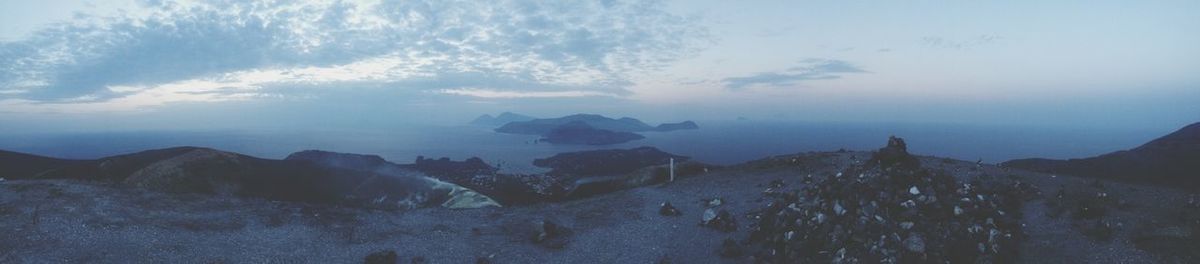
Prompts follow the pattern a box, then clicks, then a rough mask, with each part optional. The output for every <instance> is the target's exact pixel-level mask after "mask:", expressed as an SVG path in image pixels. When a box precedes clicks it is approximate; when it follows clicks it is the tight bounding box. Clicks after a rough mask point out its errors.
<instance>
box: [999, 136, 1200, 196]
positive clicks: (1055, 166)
mask: <svg viewBox="0 0 1200 264" xmlns="http://www.w3.org/2000/svg"><path fill="white" fill-rule="evenodd" d="M1001 165H1003V166H1006V167H1013V168H1019V169H1026V170H1032V171H1039V172H1045V173H1055V174H1067V175H1075V176H1083V177H1096V178H1105V179H1114V180H1120V181H1126V182H1133V183H1147V184H1156V185H1163V186H1173V187H1182V188H1191V189H1196V188H1200V123H1195V124H1191V125H1188V126H1186V127H1183V128H1181V129H1179V130H1177V131H1175V132H1174V133H1171V134H1168V135H1166V136H1163V137H1160V138H1158V139H1155V140H1152V141H1150V142H1147V143H1146V144H1143V145H1141V146H1139V147H1137V148H1134V149H1130V150H1123V151H1117V152H1112V153H1108V154H1104V155H1100V156H1096V157H1090V158H1082V159H1069V160H1055V159H1040V158H1034V159H1017V160H1011V161H1007V162H1004V163H1001Z"/></svg>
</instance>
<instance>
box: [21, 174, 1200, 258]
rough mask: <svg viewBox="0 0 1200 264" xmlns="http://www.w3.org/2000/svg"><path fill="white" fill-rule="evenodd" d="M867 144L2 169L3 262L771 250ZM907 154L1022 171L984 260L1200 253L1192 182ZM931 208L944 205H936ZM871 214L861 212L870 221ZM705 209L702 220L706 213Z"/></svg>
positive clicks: (857, 210)
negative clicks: (600, 169) (794, 150)
mask: <svg viewBox="0 0 1200 264" xmlns="http://www.w3.org/2000/svg"><path fill="white" fill-rule="evenodd" d="M873 155H874V154H873V152H850V151H840V152H817V153H802V154H797V155H786V156H778V157H771V158H766V159H762V160H758V161H754V162H749V163H746V164H743V165H739V166H734V167H729V168H722V169H719V170H718V169H713V170H711V171H709V172H707V173H703V174H700V175H697V176H693V177H685V178H680V179H678V180H677V181H675V182H672V183H667V184H659V185H651V186H645V187H640V188H634V189H628V190H623V191H618V192H615V193H610V194H603V195H597V196H593V197H589V198H584V199H579V200H571V201H565V202H559V203H539V204H532V205H523V206H510V207H503V208H481V209H458V210H456V209H447V208H426V209H417V210H411V211H386V210H372V209H356V208H342V207H336V206H322V205H312V204H304V203H290V202H272V201H266V200H262V199H254V198H238V197H232V196H220V197H212V196H207V195H199V194H164V193H159V192H150V191H144V190H141V189H134V188H131V187H122V186H113V185H106V184H100V183H86V182H78V181H71V180H22V181H6V182H2V183H0V231H2V233H3V234H4V235H3V236H0V263H43V262H51V263H53V262H70V263H80V262H83V263H297V262H308V263H355V262H363V261H364V260H367V259H368V256H371V257H370V260H384V261H387V260H392V259H395V260H396V261H398V262H399V263H410V262H416V263H419V262H426V263H594V262H597V261H601V262H609V263H747V262H755V261H756V260H758V261H771V260H778V259H772V258H768V257H764V254H769V251H770V249H772V248H771V247H772V246H773V245H776V246H778V244H771V242H770V241H774V240H769V239H763V238H761V237H762V235H763V234H764V233H765V234H766V235H767V236H768V237H770V236H774V237H783V236H787V233H786V232H787V231H789V230H793V231H794V230H801V229H799V227H790V226H788V225H780V226H779V227H781V228H784V229H779V230H776V231H771V230H768V231H762V230H763V228H762V224H763V221H761V219H762V218H761V217H762V216H763V215H764V212H771V211H770V209H771V208H772V207H771V206H772V203H778V202H780V200H779V199H780V198H779V197H780V196H778V193H787V192H791V191H797V193H806V195H811V196H810V197H824V198H825V199H826V200H828V199H829V198H830V197H832V198H836V199H837V200H839V201H838V202H832V203H830V202H826V203H812V204H810V205H804V204H797V206H796V207H798V208H801V209H803V210H809V211H810V212H809V213H816V212H824V213H827V214H830V216H829V217H831V218H829V220H828V221H832V222H831V223H851V222H838V221H852V220H850V219H857V217H856V218H850V217H843V218H844V219H846V220H842V219H843V218H836V217H834V216H838V215H839V213H838V212H839V211H841V210H846V212H843V213H841V214H844V215H855V216H857V215H859V214H864V213H862V212H866V211H865V210H866V209H864V208H863V207H860V206H858V202H857V201H855V202H854V203H853V204H855V205H854V206H851V205H850V202H849V201H852V200H851V199H850V198H848V196H847V195H848V193H850V192H832V191H819V190H820V189H821V188H825V186H857V185H854V184H849V182H845V180H842V181H843V183H837V181H838V180H833V181H831V180H830V179H837V178H838V177H837V175H838V174H839V173H841V174H842V176H841V177H851V178H852V179H853V178H854V177H858V175H860V174H862V175H863V176H864V178H866V174H868V173H874V174H875V175H874V176H875V177H884V176H883V175H887V174H888V173H889V172H887V171H886V170H876V171H873V172H872V170H871V169H868V167H870V166H875V165H872V164H871V163H872V162H876V160H873V159H872V157H873ZM917 161H918V162H919V164H920V166H921V168H922V169H923V170H927V171H929V173H932V174H938V175H944V177H948V178H944V179H942V180H939V181H940V182H943V183H947V184H950V183H953V184H962V183H973V182H989V183H990V182H999V183H1004V184H1010V183H1014V182H1020V183H1021V184H1024V185H1025V186H1024V187H1023V188H1022V189H1021V190H1030V195H1029V197H1028V199H1022V200H1021V202H1020V206H1019V207H1018V208H1019V209H1016V210H1017V211H1019V212H1009V213H1007V215H1012V216H1014V217H1015V218H1014V219H1012V220H1013V221H1015V222H1014V223H1012V225H1007V226H1004V227H1002V228H998V229H999V230H1003V232H1011V233H1012V235H1013V236H1015V237H1016V238H1015V239H1014V240H1013V241H1014V242H1013V244H1012V245H1014V247H1011V248H1010V247H1003V250H1005V251H1004V252H1009V253H1006V254H1010V255H1006V256H1005V257H1003V258H989V259H991V260H994V261H997V262H1008V261H1012V262H1019V263H1155V262H1165V263H1189V262H1191V263H1194V262H1196V261H1197V260H1198V259H1197V258H1195V256H1194V255H1195V254H1197V253H1195V252H1200V251H1197V250H1195V249H1196V247H1195V245H1196V243H1195V241H1196V240H1197V239H1196V238H1197V235H1196V234H1195V231H1193V230H1195V228H1197V227H1200V225H1198V224H1200V221H1198V220H1200V217H1197V216H1196V215H1195V214H1189V212H1196V211H1197V210H1200V208H1197V207H1195V206H1197V202H1196V201H1194V199H1195V198H1194V193H1189V192H1187V191H1181V190H1176V189H1171V188H1163V187H1152V186H1141V185H1129V184H1124V183H1117V182H1109V181H1096V180H1089V179H1084V178H1076V177H1069V176H1058V175H1050V174H1042V173H1033V172H1025V171H1019V170H1010V169H1006V168H1002V167H997V166H993V165H987V164H976V163H974V162H964V161H957V160H950V159H942V158H935V157H919V158H917ZM876 169H878V168H876ZM913 175H915V174H913ZM910 176H912V175H910ZM852 181H856V180H852ZM864 181H865V180H864ZM936 182H938V181H933V180H930V183H929V184H930V185H929V186H928V188H931V189H932V190H933V191H934V192H937V188H939V187H935V186H936V185H937V184H935V183H936ZM838 184H841V185H838ZM947 187H961V185H947ZM845 188H859V187H845ZM877 188H882V190H886V191H887V192H889V194H888V197H892V198H886V199H888V200H885V199H884V198H880V200H879V201H891V199H910V198H904V197H906V196H903V195H912V194H911V193H910V192H909V191H910V190H909V189H910V188H907V187H904V188H898V187H890V185H886V184H884V185H881V186H880V187H877ZM917 189H918V191H919V192H922V193H925V192H926V191H922V190H925V189H926V187H924V186H918V188H917ZM954 189H955V190H954V191H952V192H950V193H946V194H941V195H942V196H938V197H955V198H958V197H957V196H958V195H959V194H957V189H959V188H954ZM809 190H811V191H809ZM871 190H880V189H871ZM989 190H992V189H989ZM1059 190H1063V191H1061V192H1060V191H1059ZM992 191H995V190H992ZM807 193H811V194H807ZM906 193H907V194H906ZM971 194H974V193H971ZM964 196H965V195H964ZM914 197H915V196H914ZM857 199H865V198H857ZM911 199H916V198H911ZM714 200H716V201H714ZM810 200H811V199H810ZM843 200H844V201H845V202H843ZM1189 200H1191V201H1189ZM864 201H865V200H864ZM914 202H915V201H914ZM663 203H670V205H671V206H670V207H671V208H668V209H667V210H664V208H663V206H662V205H663ZM960 203H962V202H959V201H954V202H953V203H946V205H950V207H945V208H941V209H938V210H936V211H915V213H913V214H911V215H905V214H904V213H903V211H902V209H895V210H896V211H895V213H887V214H882V213H881V214H882V215H881V218H882V217H884V216H886V217H888V218H887V219H884V220H883V221H884V222H885V223H886V224H878V225H877V226H878V228H881V229H880V230H876V231H872V232H879V233H891V232H896V233H899V232H902V231H899V230H903V226H905V225H908V224H902V223H903V222H906V221H900V220H901V219H906V220H909V221H907V222H912V224H913V226H915V227H914V229H920V228H925V229H922V231H920V232H923V233H919V234H922V235H924V236H925V238H924V239H923V240H925V239H928V241H922V242H927V243H926V244H927V246H926V247H925V248H921V250H920V251H921V252H918V250H915V249H910V248H912V247H913V245H912V243H911V242H912V241H908V240H909V239H908V238H907V237H908V236H907V235H905V236H903V237H902V238H900V239H898V241H900V242H902V243H901V244H899V245H900V246H898V247H893V246H883V247H882V248H886V249H898V250H902V251H899V252H897V253H898V254H908V255H906V256H907V257H904V256H902V257H899V260H903V261H932V260H934V259H935V258H933V257H931V256H937V255H938V254H940V253H939V251H940V250H944V249H940V248H934V247H933V245H935V244H936V243H939V242H937V241H935V240H937V239H938V238H934V236H944V237H951V236H956V235H964V236H966V234H967V233H968V232H970V231H969V230H967V229H969V228H970V227H971V226H962V229H959V228H954V227H950V226H952V225H953V223H956V222H954V221H959V222H961V223H976V222H974V221H980V222H981V223H984V224H986V221H987V220H986V217H983V218H969V219H967V220H946V219H954V218H952V217H954V215H955V214H954V208H952V207H953V206H958V205H964V204H960ZM835 205H836V206H835ZM779 206H783V207H784V208H786V207H787V205H782V204H780V205H779ZM805 206H808V207H805ZM997 206H999V205H997ZM838 208H841V210H839V209H838ZM897 208H900V207H897ZM905 208H906V207H905ZM914 208H920V209H914V210H935V209H926V208H925V207H920V206H918V207H914ZM979 208H984V209H978V210H980V211H979V213H980V214H988V213H995V212H994V211H988V210H992V209H988V208H990V207H987V206H983V207H979ZM710 209H711V210H710ZM775 209H779V208H775ZM789 210H790V209H789ZM964 210H967V209H964ZM971 210H975V209H971ZM776 212H779V210H776ZM813 215H814V216H815V214H813ZM864 215H865V214H864ZM937 215H942V216H945V217H946V219H942V218H935V216H937ZM972 217H974V216H972ZM873 218H874V217H870V218H868V219H867V220H868V221H877V220H874V219H873ZM892 218H895V219H892ZM730 219H732V221H729V220H730ZM807 219H812V218H807ZM939 219H940V220H939ZM703 220H708V221H707V222H706V223H705V224H702V221H703ZM938 221H942V222H938ZM993 221H1001V219H999V218H996V219H993ZM929 223H946V224H945V225H946V226H947V227H945V228H929V227H927V226H928V224H929ZM997 226H998V227H999V226H1001V225H1000V224H997ZM786 228H793V229H786ZM805 230H807V229H805ZM804 232H806V233H804V234H807V235H810V236H811V237H812V238H811V239H813V240H819V239H821V238H819V237H820V236H831V234H834V232H833V231H820V230H819V229H813V230H812V231H804ZM914 232H915V231H914ZM953 232H963V233H962V234H959V233H953ZM984 232H987V231H986V230H985V231H984ZM756 233H757V236H756ZM792 236H796V233H794V234H793V235H792ZM832 236H839V235H832ZM897 236H899V235H897ZM843 237H845V238H849V239H851V240H846V241H854V243H864V242H876V243H879V241H857V240H853V238H854V235H844V236H843ZM793 239H794V238H793ZM870 239H875V238H870ZM888 239H889V238H886V237H885V238H884V239H882V240H884V241H887V240H888ZM947 239H949V238H947ZM974 239H981V238H979V237H975V238H974ZM875 240H880V239H875ZM906 241H907V242H906ZM985 241H986V240H985ZM825 243H826V244H831V245H836V243H831V242H829V241H825ZM839 243H843V244H841V245H855V244H854V243H850V242H845V241H843V242H839ZM886 243H887V242H884V244H886ZM975 247H976V245H968V248H975ZM869 250H870V247H869V246H865V245H863V246H853V247H849V248H848V249H846V250H845V252H838V250H824V249H822V250H817V251H813V252H807V253H804V254H802V256H807V258H804V259H805V260H817V261H819V262H826V261H834V260H839V261H847V262H849V261H853V260H855V259H856V258H854V257H855V256H860V257H861V256H870V254H868V253H866V252H870V251H869ZM989 250H991V248H990V245H985V248H984V251H989ZM764 252H768V253H764ZM996 252H1000V251H999V250H997V251H996ZM392 253H394V255H393V254H392ZM988 254H993V253H988ZM995 254H999V253H995ZM943 255H944V254H943ZM984 255H986V254H984ZM846 256H850V257H851V258H847V257H846ZM880 256H883V255H880ZM857 260H858V261H862V262H869V261H870V260H878V259H866V258H857Z"/></svg>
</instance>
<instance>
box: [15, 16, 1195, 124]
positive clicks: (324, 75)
mask: <svg viewBox="0 0 1200 264" xmlns="http://www.w3.org/2000/svg"><path fill="white" fill-rule="evenodd" d="M1198 13H1200V2H1198V1H1002V2H1001V1H997V2H986V3H985V2H981V1H887V2H882V3H881V2H871V1H717V0H714V1H708V0H696V1H682V0H675V1H637V0H635V1H624V0H603V1H504V0H500V1H434V0H428V1H367V0H361V1H227V0H213V1H158V0H115V1H62V0H54V1H3V2H0V132H19V133H39V132H45V131H114V130H154V129H179V130H189V129H258V128H262V129H311V128H321V127H344V128H354V129H376V128H392V127H402V126H405V125H414V124H458V123H462V122H465V121H466V120H470V119H472V118H473V117H475V116H478V115H480V114H484V113H491V114H495V113H499V112H503V111H514V112H519V113H525V114H530V115H535V116H547V117H549V116H559V115H566V114H572V113H581V112H586V113H599V114H605V115H610V116H633V117H638V118H642V119H644V120H647V121H651V122H664V121H677V120H680V119H693V120H732V119H735V118H738V117H746V118H750V119H762V120H796V121H834V122H914V123H963V124H987V125H1005V126H1051V127H1086V128H1096V129H1110V128H1128V127H1139V128H1156V129H1171V128H1177V127H1181V126H1183V125H1186V124H1189V123H1193V122H1197V121H1200V74H1198V73H1200V71H1198V70H1197V69H1200V16H1198V15H1196V14H1198Z"/></svg>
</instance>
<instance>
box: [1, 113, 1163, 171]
mask: <svg viewBox="0 0 1200 264" xmlns="http://www.w3.org/2000/svg"><path fill="white" fill-rule="evenodd" d="M697 123H699V125H700V127H701V128H700V129H697V130H682V131H671V132H646V133H642V134H643V135H644V136H646V138H645V139H642V140H637V141H632V142H627V143H623V144H616V145H606V146H575V145H551V144H547V143H537V138H538V137H537V136H529V135H510V134H502V133H496V132H493V131H492V129H493V128H492V127H487V126H477V125H452V126H414V127H407V128H398V129H371V130H349V129H311V130H295V129H293V130H274V131H271V130H244V131H243V130H219V131H170V130H156V131H120V132H91V133H75V132H59V133H38V134H32V133H24V134H22V133H10V134H5V135H0V149H3V150H9V151H17V152H24V153H31V154H37V155H43V156H50V157H57V158H68V159H95V158H100V157H105V156H111V155H118V154H126V153H133V152H137V151H142V150H149V149H157V148H167V147H175V146H199V147H208V148H214V149H219V150H225V151H232V152H237V153H242V154H246V155H251V156H255V157H260V158H270V159H282V158H285V157H287V155H288V154H290V153H293V152H297V151H302V150H310V149H317V150H327V151H335V152H345V153H358V154H373V155H379V156H381V157H383V158H384V159H387V160H389V161H392V162H396V163H412V161H413V160H415V159H416V158H417V157H418V156H424V157H426V158H440V157H448V158H451V159H455V160H462V159H466V158H469V157H479V158H482V159H484V160H485V161H487V162H488V163H491V164H493V165H496V166H499V167H500V168H501V170H502V171H505V172H512V173H537V172H542V171H545V169H544V168H538V167H535V166H533V165H532V164H531V163H532V161H533V160H534V159H538V158H545V157H550V156H553V155H554V154H557V153H563V152H572V151H584V150H597V149H625V148H635V147H640V146H652V147H657V148H659V149H661V150H663V151H666V152H670V153H673V154H677V155H684V156H689V157H691V158H692V159H694V160H697V161H700V162H705V163H709V164H716V165H731V164H737V163H742V162H746V161H750V160H755V159H761V158H765V157H769V156H774V155H785V154H794V153H801V152H811V151H836V150H840V149H846V150H874V149H877V148H879V147H882V146H883V145H885V144H886V143H887V139H888V137H889V136H893V135H894V136H898V137H902V138H904V139H905V141H906V142H907V143H908V146H909V152H912V153H915V154H920V155H928V156H938V157H948V158H954V159H961V160H968V161H977V160H982V161H983V162H985V163H1000V162H1003V161H1007V160H1011V159H1018V158H1031V157H1042V158H1058V159H1065V158H1080V157H1089V156H1095V155H1099V154H1103V153H1108V152H1112V151H1117V150H1123V149H1129V148H1134V147H1137V146H1139V145H1141V144H1143V143H1145V142H1147V141H1149V140H1152V139H1154V138H1156V137H1159V136H1162V135H1165V134H1167V133H1170V132H1171V131H1154V130H1147V129H1137V128H1129V129H1104V130H1097V129H1085V128H1070V127H1059V128H1045V127H1018V126H990V125H965V124H928V123H851V122H789V121H753V120H744V121H698V122H697Z"/></svg>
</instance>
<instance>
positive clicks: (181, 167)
mask: <svg viewBox="0 0 1200 264" xmlns="http://www.w3.org/2000/svg"><path fill="white" fill-rule="evenodd" d="M32 178H36V179H72V180H85V181H94V182H103V183H111V184H117V185H120V186H128V187H135V188H140V189H146V190H152V191H159V192H167V193H196V194H207V195H217V196H244V197H257V198H264V199H269V200H277V201H296V202H311V203H327V204H346V205H357V206H365V207H378V208H416V207H427V206H449V207H479V206H489V205H491V206H494V205H496V204H495V203H494V202H490V199H486V197H479V196H480V195H478V194H475V193H474V192H472V191H469V190H466V189H463V188H462V187H458V186H455V185H453V184H448V183H444V182H440V181H437V180H433V179H429V178H428V177H426V176H424V175H419V174H418V175H384V174H380V173H376V172H373V171H362V170H350V169H345V168H338V167H333V166H322V165H319V164H315V163H310V162H306V161H297V160H270V159H261V158H255V157H251V156H246V155H241V154H237V153H231V152H224V151H219V150H214V149H207V148H198V147H177V148H168V149H157V150H148V151H142V152H138V153H132V154H125V155H118V156H112V157H106V158H101V159H97V160H88V161H77V162H71V163H69V164H65V165H63V166H60V167H57V168H53V169H48V170H45V171H44V172H42V173H39V174H37V175H34V176H33V177H32ZM463 201H475V202H470V203H464V202H463Z"/></svg>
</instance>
